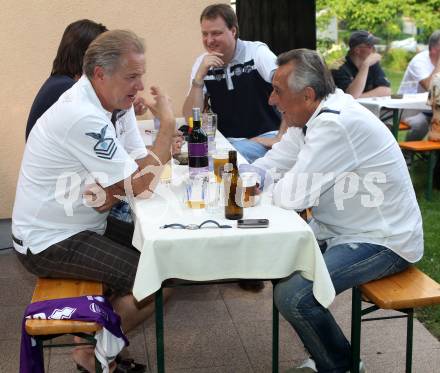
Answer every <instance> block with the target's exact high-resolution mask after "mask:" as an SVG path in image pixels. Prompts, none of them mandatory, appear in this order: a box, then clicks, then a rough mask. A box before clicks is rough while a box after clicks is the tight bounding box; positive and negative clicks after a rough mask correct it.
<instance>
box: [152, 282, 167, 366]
mask: <svg viewBox="0 0 440 373" xmlns="http://www.w3.org/2000/svg"><path fill="white" fill-rule="evenodd" d="M154 313H155V317H156V356H157V373H165V351H164V335H163V293H162V288H160V289H159V290H158V291H157V292H156V301H155V312H154Z"/></svg>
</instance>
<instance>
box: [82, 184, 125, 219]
mask: <svg viewBox="0 0 440 373" xmlns="http://www.w3.org/2000/svg"><path fill="white" fill-rule="evenodd" d="M114 194H117V191H116V189H115V188H112V187H108V188H103V187H102V186H101V185H100V184H99V183H98V182H96V183H94V184H91V185H89V186H88V187H87V189H86V190H85V191H84V194H83V198H84V199H85V201H86V202H87V206H90V207H93V208H94V209H95V210H96V211H98V212H101V213H103V212H106V211H108V210H110V209H111V208H112V207H113V205H115V204H116V203H118V202H119V201H120V200H119V198H116V197H115V196H114Z"/></svg>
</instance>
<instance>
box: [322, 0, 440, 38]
mask: <svg viewBox="0 0 440 373" xmlns="http://www.w3.org/2000/svg"><path fill="white" fill-rule="evenodd" d="M316 8H317V10H318V11H320V10H323V9H326V10H327V11H326V12H325V17H324V18H323V19H322V20H320V19H319V18H321V17H319V18H318V27H322V26H323V25H324V24H325V22H326V19H328V18H329V17H330V16H336V17H337V18H338V20H340V21H341V22H342V25H343V26H344V28H345V29H346V30H348V31H353V30H368V31H371V32H373V33H374V34H375V35H377V36H379V37H381V38H383V39H384V41H386V42H388V41H390V40H392V39H395V38H397V37H398V36H399V35H400V34H401V33H402V16H408V17H410V18H412V19H413V20H414V22H415V24H416V26H417V28H418V30H419V34H418V36H417V38H418V40H419V41H421V42H426V40H427V38H428V37H429V35H430V34H431V33H432V32H433V31H435V30H437V29H440V0H317V1H316ZM327 22H328V21H327Z"/></svg>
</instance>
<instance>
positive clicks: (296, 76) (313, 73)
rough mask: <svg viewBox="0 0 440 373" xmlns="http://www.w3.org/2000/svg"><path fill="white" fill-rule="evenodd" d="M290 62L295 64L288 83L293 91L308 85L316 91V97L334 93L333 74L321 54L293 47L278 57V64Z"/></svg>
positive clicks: (318, 98) (321, 97) (319, 97)
mask: <svg viewBox="0 0 440 373" xmlns="http://www.w3.org/2000/svg"><path fill="white" fill-rule="evenodd" d="M288 63H292V64H293V65H294V71H292V73H290V75H289V77H288V81H287V84H288V86H289V88H290V89H291V90H292V91H293V92H299V91H301V90H302V89H304V88H306V87H311V88H313V90H314V91H315V94H316V99H317V100H321V99H324V98H326V97H327V96H328V95H329V94H331V93H334V92H335V89H336V86H335V83H334V81H333V78H332V75H331V73H330V71H329V70H328V68H327V65H326V64H325V62H324V60H323V59H322V58H321V56H320V55H319V54H318V53H317V52H316V51H313V50H310V49H293V50H291V51H288V52H284V53H281V54H280V55H279V56H278V58H277V65H278V66H282V65H286V64H288Z"/></svg>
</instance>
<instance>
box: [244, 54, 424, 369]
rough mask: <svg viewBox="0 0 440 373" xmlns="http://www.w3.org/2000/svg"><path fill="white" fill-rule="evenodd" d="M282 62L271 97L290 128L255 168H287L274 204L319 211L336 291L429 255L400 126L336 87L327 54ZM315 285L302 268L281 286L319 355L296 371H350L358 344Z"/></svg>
mask: <svg viewBox="0 0 440 373" xmlns="http://www.w3.org/2000/svg"><path fill="white" fill-rule="evenodd" d="M277 64H278V65H279V67H278V69H277V70H276V72H275V75H274V78H273V81H272V85H273V91H272V94H271V96H270V99H269V102H270V104H271V105H276V106H277V108H278V110H279V111H280V112H281V113H282V115H283V119H284V120H285V121H286V123H287V125H288V130H287V132H286V134H285V135H284V136H283V138H282V139H281V141H280V142H279V143H277V144H275V145H274V146H273V147H272V149H271V150H270V151H269V152H268V153H267V154H266V155H265V156H264V157H263V158H260V159H258V160H256V161H255V162H254V163H253V164H252V165H251V167H252V168H255V169H256V170H258V171H259V172H261V171H268V170H271V169H276V170H277V172H278V173H279V174H280V173H281V175H282V174H284V175H283V176H282V177H281V179H280V180H279V181H278V183H277V184H276V185H275V186H274V188H273V202H274V204H276V205H278V206H280V207H282V208H285V209H292V210H295V211H302V210H304V209H306V208H311V210H312V215H313V219H312V220H311V222H310V226H311V228H312V229H313V231H314V233H315V235H316V238H317V240H318V241H319V242H321V243H322V244H323V246H324V245H326V247H327V248H326V250H325V252H324V254H323V256H324V260H325V262H326V265H327V268H328V270H329V273H330V276H331V279H332V281H333V285H334V287H335V290H336V293H337V294H339V293H341V292H343V291H344V290H347V289H350V288H352V287H353V286H357V285H360V284H362V283H365V282H368V281H371V280H374V279H377V278H380V277H383V276H387V275H390V274H393V273H396V272H399V271H402V270H403V269H405V268H406V267H407V266H408V265H409V263H414V262H417V261H418V260H420V258H421V257H422V255H423V232H422V219H421V215H420V210H419V207H418V204H417V200H416V197H415V194H414V190H413V187H412V185H411V180H410V177H409V174H408V170H407V167H406V165H405V162H404V159H403V156H402V153H401V152H400V149H399V147H398V145H397V143H396V141H395V140H394V138H393V136H392V135H391V133H390V131H389V130H388V129H387V128H386V127H385V126H384V125H383V123H382V122H381V121H380V120H379V119H378V118H376V117H375V116H374V115H373V114H372V113H371V112H370V111H368V110H367V109H365V108H364V107H362V106H361V105H360V104H359V103H357V102H356V100H355V99H354V98H353V97H352V96H351V95H349V94H345V93H344V92H342V91H341V90H340V89H336V88H335V85H334V82H333V80H332V78H331V75H330V72H329V71H328V69H327V67H326V66H325V63H324V62H323V60H322V59H321V57H320V56H319V55H318V53H317V52H315V51H311V50H307V49H297V50H292V51H289V52H286V53H283V54H281V55H280V56H279V57H278V59H277ZM248 167H250V166H248ZM265 179H266V180H269V178H267V177H266V178H265ZM266 183H267V181H266ZM267 187H268V186H267V185H266V186H265V188H267ZM323 250H324V249H323ZM312 288H313V283H312V282H311V281H309V280H307V279H305V278H304V277H302V275H301V273H294V274H293V275H292V276H290V277H289V278H287V279H285V280H283V281H281V282H280V283H279V284H278V285H276V287H275V290H274V296H275V302H276V305H277V307H278V309H279V310H280V312H281V314H282V315H283V316H284V317H285V318H286V320H287V321H289V322H290V324H291V325H292V326H293V327H294V329H295V330H296V332H297V333H298V335H299V337H300V338H301V340H302V342H303V343H304V345H305V347H306V348H307V349H308V351H309V352H310V354H311V359H309V360H307V361H306V363H305V364H303V365H302V366H301V367H299V368H294V369H292V370H289V372H316V371H319V372H332V373H335V372H344V373H345V372H347V371H348V370H349V369H350V344H349V342H348V341H347V339H346V338H345V336H344V334H343V332H342V331H341V329H340V328H339V326H338V325H337V323H336V322H335V320H334V318H333V316H332V315H331V313H330V312H329V311H328V310H327V309H326V308H324V307H323V306H322V305H321V304H320V303H318V302H317V300H316V299H315V298H314V296H313V289H312ZM362 370H363V365H362V366H361V371H362Z"/></svg>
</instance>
